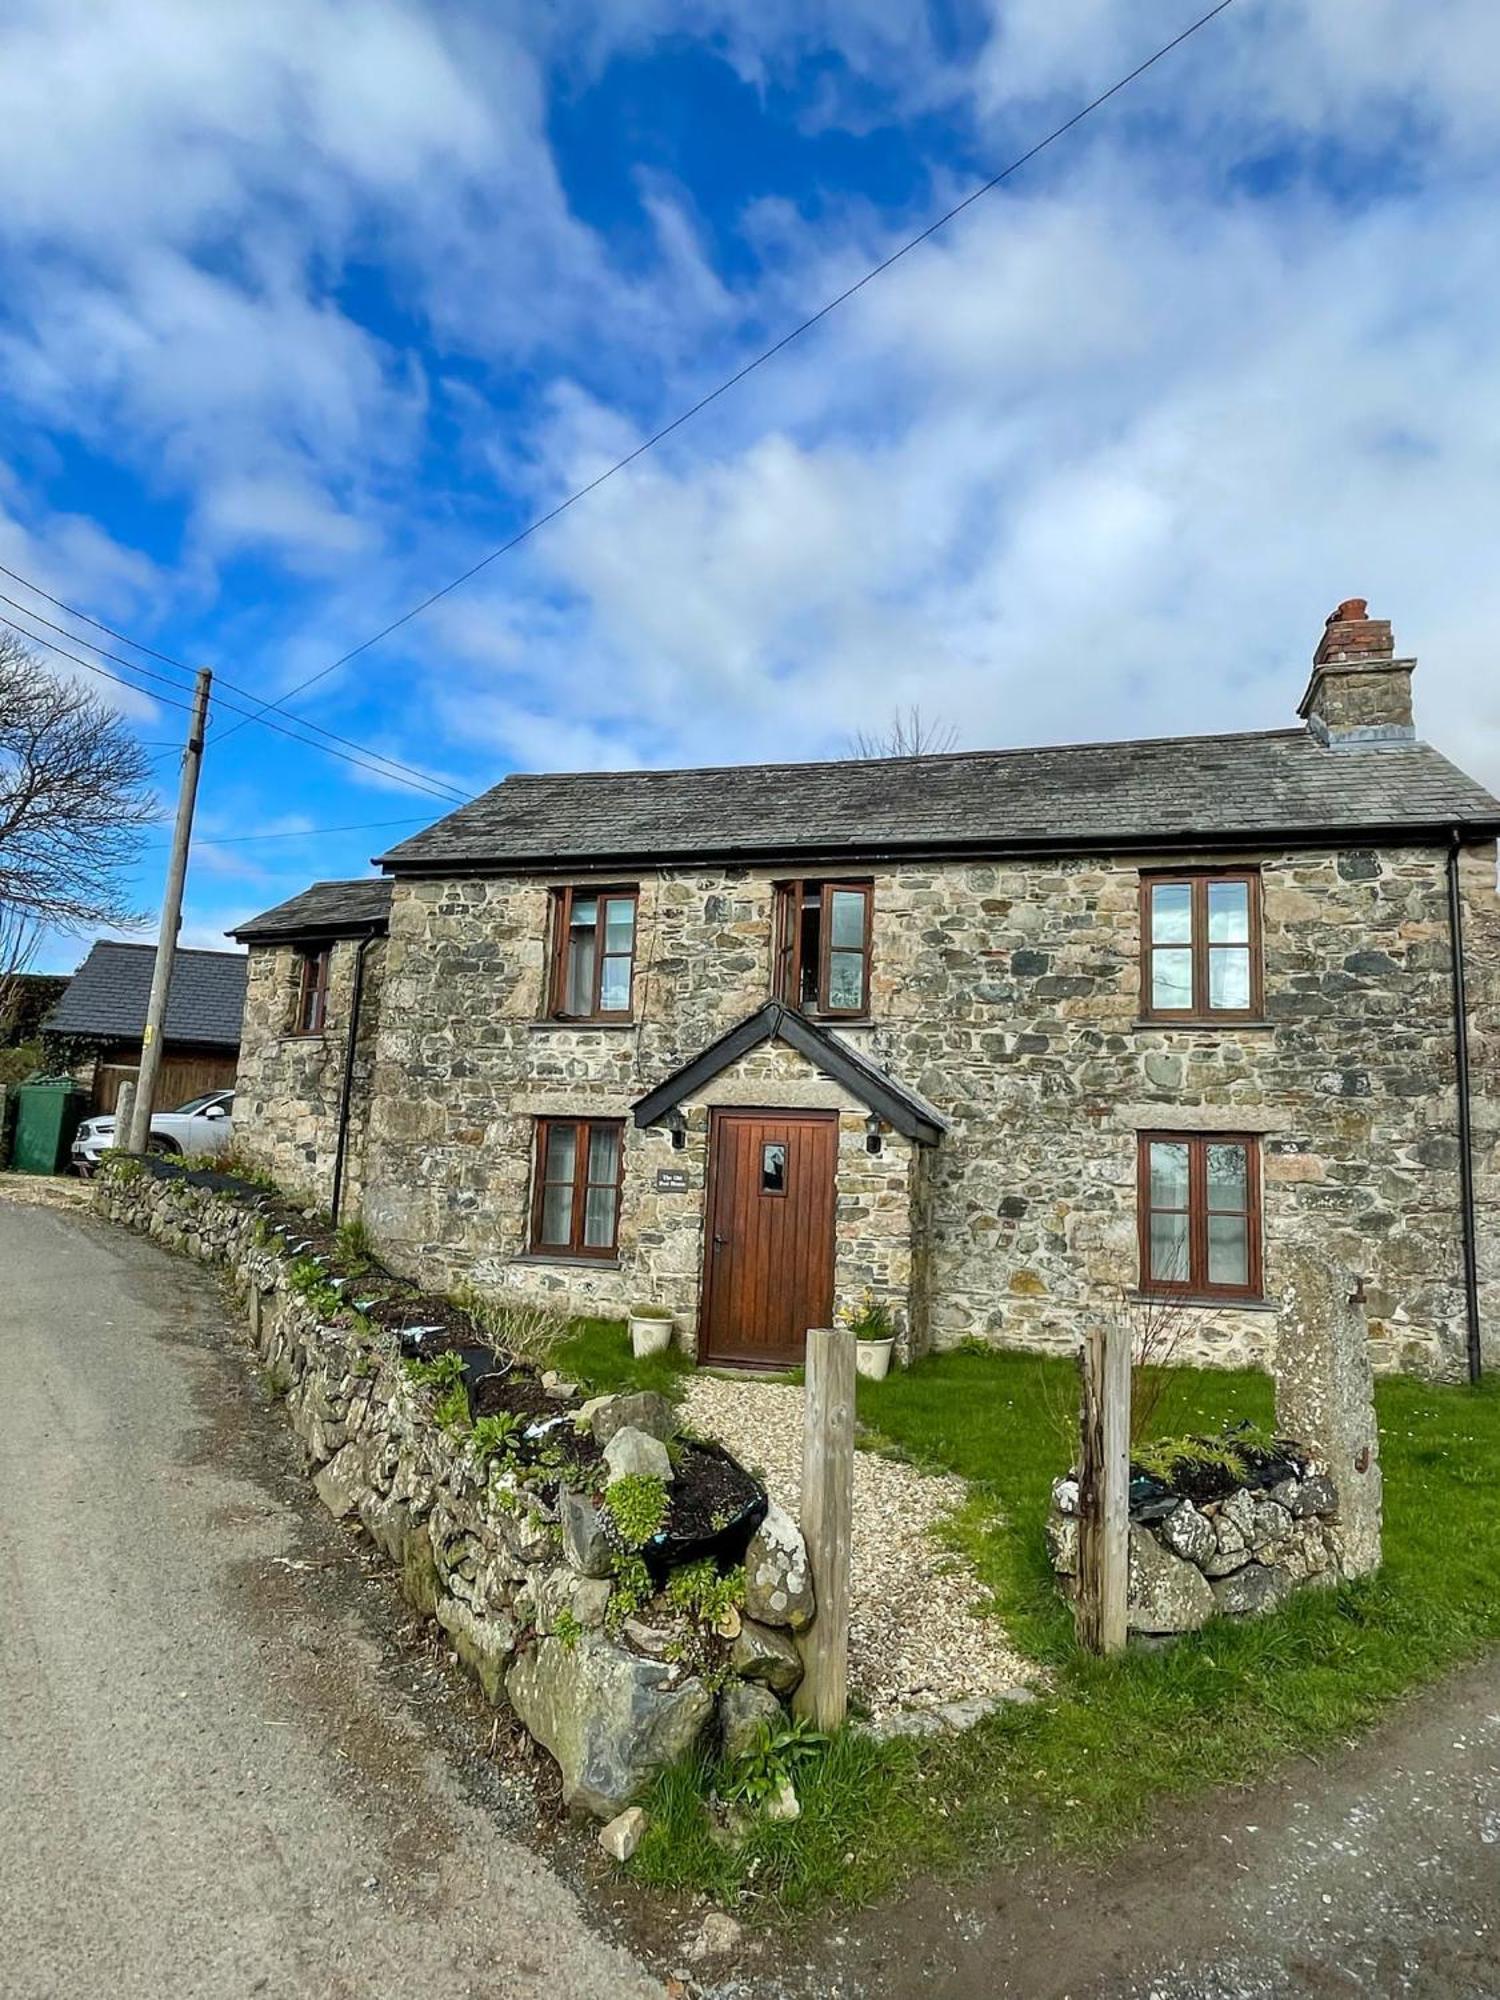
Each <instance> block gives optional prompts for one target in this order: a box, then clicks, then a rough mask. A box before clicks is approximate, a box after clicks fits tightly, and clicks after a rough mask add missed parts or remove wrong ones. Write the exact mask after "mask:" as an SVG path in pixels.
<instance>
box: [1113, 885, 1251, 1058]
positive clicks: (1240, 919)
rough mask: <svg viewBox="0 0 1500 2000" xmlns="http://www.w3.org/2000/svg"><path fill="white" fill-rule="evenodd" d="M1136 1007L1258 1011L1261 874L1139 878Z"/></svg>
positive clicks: (1179, 1013)
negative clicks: (1139, 954) (1138, 999)
mask: <svg viewBox="0 0 1500 2000" xmlns="http://www.w3.org/2000/svg"><path fill="white" fill-rule="evenodd" d="M1141 945H1142V964H1141V1012H1142V1014H1143V1015H1145V1016H1147V1017H1148V1018H1150V1019H1152V1020H1165V1021H1170V1020H1183V1021H1221V1020H1234V1019H1236V1018H1238V1019H1241V1020H1243V1019H1245V1018H1246V1017H1253V1016H1255V1015H1258V1014H1259V1013H1260V1011H1261V1004H1262V1001H1261V952H1260V877H1259V875H1257V874H1255V873H1254V872H1253V871H1252V872H1250V873H1248V874H1237V875H1147V876H1144V877H1142V880H1141Z"/></svg>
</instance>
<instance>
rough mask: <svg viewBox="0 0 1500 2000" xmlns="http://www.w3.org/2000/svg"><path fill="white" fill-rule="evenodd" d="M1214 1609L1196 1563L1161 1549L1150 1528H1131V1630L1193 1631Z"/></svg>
mask: <svg viewBox="0 0 1500 2000" xmlns="http://www.w3.org/2000/svg"><path fill="white" fill-rule="evenodd" d="M1214 1610H1215V1605H1214V1593H1213V1591H1212V1589H1211V1588H1210V1586H1209V1583H1208V1580H1207V1578H1206V1577H1205V1576H1204V1574H1203V1572H1202V1570H1201V1569H1199V1568H1198V1566H1197V1564H1196V1563H1190V1562H1184V1561H1183V1560H1182V1558H1181V1557H1180V1556H1174V1555H1173V1554H1172V1552H1171V1551H1170V1550H1169V1549H1164V1548H1163V1547H1162V1545H1161V1543H1160V1542H1159V1541H1158V1540H1157V1539H1156V1537H1155V1535H1153V1534H1152V1533H1151V1531H1150V1529H1149V1528H1138V1527H1132V1528H1131V1530H1130V1582H1129V1610H1128V1620H1129V1625H1130V1629H1131V1631H1132V1632H1151V1633H1166V1632H1196V1631H1197V1629H1198V1627H1199V1626H1200V1625H1206V1624H1207V1622H1208V1620H1209V1619H1210V1618H1212V1617H1213V1615H1214Z"/></svg>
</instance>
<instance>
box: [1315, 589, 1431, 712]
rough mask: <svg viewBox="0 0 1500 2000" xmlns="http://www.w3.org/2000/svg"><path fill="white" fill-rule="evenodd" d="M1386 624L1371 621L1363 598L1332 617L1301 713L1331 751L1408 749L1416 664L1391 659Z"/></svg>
mask: <svg viewBox="0 0 1500 2000" xmlns="http://www.w3.org/2000/svg"><path fill="white" fill-rule="evenodd" d="M1393 655H1394V647H1393V645H1392V642H1391V625H1390V620H1389V619H1388V618H1371V617H1370V616H1369V608H1368V606H1367V605H1366V603H1365V600H1364V599H1363V598H1362V597H1350V598H1346V599H1345V601H1344V602H1343V603H1342V604H1341V605H1340V606H1339V608H1338V610H1337V611H1334V612H1330V614H1329V617H1328V622H1327V624H1326V625H1325V626H1324V628H1323V636H1322V638H1321V639H1320V640H1319V641H1318V650H1317V651H1316V652H1315V653H1314V654H1313V663H1312V679H1311V680H1310V681H1309V682H1308V684H1307V693H1306V694H1305V695H1303V697H1302V701H1301V703H1300V705H1299V707H1298V710H1297V713H1298V714H1299V715H1300V716H1302V717H1303V718H1304V719H1305V721H1306V723H1307V726H1308V729H1309V730H1310V731H1311V733H1312V734H1313V735H1314V736H1316V737H1317V739H1318V741H1319V742H1320V743H1324V744H1326V745H1327V746H1328V748H1329V749H1331V750H1337V749H1341V748H1344V747H1347V746H1355V747H1363V748H1369V747H1370V746H1372V745H1375V746H1378V745H1379V744H1382V743H1410V742H1412V741H1413V739H1414V738H1415V736H1416V733H1417V732H1416V728H1415V726H1414V724H1413V722H1412V714H1411V677H1412V674H1413V673H1414V671H1415V670H1416V664H1417V663H1416V661H1415V660H1398V659H1396V658H1394V657H1393Z"/></svg>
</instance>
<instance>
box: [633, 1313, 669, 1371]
mask: <svg viewBox="0 0 1500 2000" xmlns="http://www.w3.org/2000/svg"><path fill="white" fill-rule="evenodd" d="M675 1332H676V1322H675V1321H674V1320H673V1319H672V1318H671V1317H670V1316H666V1315H664V1316H660V1317H659V1316H658V1315H657V1314H655V1313H632V1314H631V1315H630V1351H631V1353H632V1354H633V1355H634V1356H635V1358H636V1360H637V1361H643V1360H644V1359H645V1358H646V1356H647V1355H648V1354H665V1353H666V1351H667V1349H668V1348H669V1347H670V1346H671V1345H672V1339H673V1336H674V1334H675Z"/></svg>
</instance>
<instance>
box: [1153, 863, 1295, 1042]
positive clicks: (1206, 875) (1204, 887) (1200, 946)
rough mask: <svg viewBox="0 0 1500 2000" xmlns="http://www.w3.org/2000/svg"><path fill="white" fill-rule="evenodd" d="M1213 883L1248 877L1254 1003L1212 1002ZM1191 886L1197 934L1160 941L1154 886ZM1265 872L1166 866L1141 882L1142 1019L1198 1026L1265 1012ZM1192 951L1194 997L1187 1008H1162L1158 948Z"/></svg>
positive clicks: (1191, 911) (1192, 921)
mask: <svg viewBox="0 0 1500 2000" xmlns="http://www.w3.org/2000/svg"><path fill="white" fill-rule="evenodd" d="M1211 882H1243V883H1244V884H1245V888H1246V891H1247V894H1246V898H1245V903H1246V909H1247V912H1248V916H1249V931H1250V936H1249V943H1248V949H1249V953H1250V1004H1249V1006H1248V1007H1211V1006H1210V1005H1209V1001H1208V994H1209V959H1210V944H1209V936H1208V885H1209V884H1210V883H1211ZM1163 888H1178V889H1187V890H1188V891H1189V892H1190V895H1191V901H1190V904H1189V922H1190V928H1191V936H1190V939H1189V943H1188V945H1187V947H1184V946H1183V945H1182V944H1180V943H1179V944H1170V943H1162V944H1157V943H1156V941H1155V939H1154V937H1153V936H1152V929H1151V892H1152V890H1153V889H1163ZM1260 904H1261V875H1260V870H1259V869H1258V868H1184V869H1172V870H1168V869H1162V870H1161V871H1160V872H1156V873H1148V874H1143V875H1142V876H1141V886H1140V923H1141V1019H1142V1020H1145V1021H1180V1022H1186V1023H1189V1024H1191V1025H1193V1026H1197V1025H1200V1024H1201V1025H1205V1026H1210V1027H1211V1026H1212V1025H1213V1024H1214V1023H1215V1022H1217V1021H1258V1020H1260V1019H1261V1017H1262V1015H1263V1013H1264V1011H1265V966H1264V962H1263V957H1262V926H1261V908H1260ZM1185 948H1186V949H1189V950H1191V952H1192V964H1193V997H1192V999H1191V1001H1190V1002H1189V1003H1188V1005H1187V1006H1186V1007H1158V1006H1157V1005H1156V1004H1155V1002H1154V1000H1153V998H1152V995H1153V992H1154V990H1155V988H1154V981H1153V978H1152V971H1153V967H1154V965H1155V958H1156V953H1157V952H1158V951H1182V950H1183V949H1185Z"/></svg>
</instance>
